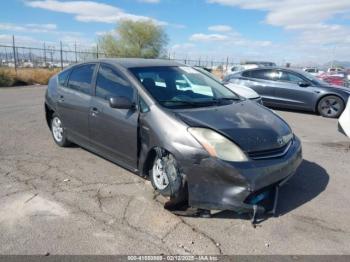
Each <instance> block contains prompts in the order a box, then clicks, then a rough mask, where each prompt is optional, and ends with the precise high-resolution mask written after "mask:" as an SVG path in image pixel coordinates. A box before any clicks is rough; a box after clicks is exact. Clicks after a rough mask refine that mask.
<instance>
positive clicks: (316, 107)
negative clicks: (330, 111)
mask: <svg viewBox="0 0 350 262" xmlns="http://www.w3.org/2000/svg"><path fill="white" fill-rule="evenodd" d="M327 96H336V97H338V98H340V99H341V100H342V101H343V103H344V104H345V101H344V99H343V98H342V97H341V96H339V95H334V94H326V95H324V96H321V97H320V98H319V99H318V100H317V102H316V106H315V112H316V113H318V114H319V113H320V112H319V111H318V104H319V103H320V101H321V100H322V99H323V98H325V97H327Z"/></svg>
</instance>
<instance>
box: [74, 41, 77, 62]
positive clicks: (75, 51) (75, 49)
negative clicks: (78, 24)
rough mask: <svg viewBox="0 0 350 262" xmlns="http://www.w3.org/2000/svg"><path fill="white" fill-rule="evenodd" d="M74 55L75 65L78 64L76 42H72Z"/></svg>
mask: <svg viewBox="0 0 350 262" xmlns="http://www.w3.org/2000/svg"><path fill="white" fill-rule="evenodd" d="M74 54H75V63H78V57H77V41H74Z"/></svg>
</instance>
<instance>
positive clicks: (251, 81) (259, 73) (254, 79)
mask: <svg viewBox="0 0 350 262" xmlns="http://www.w3.org/2000/svg"><path fill="white" fill-rule="evenodd" d="M273 75H274V70H273V69H254V70H247V71H244V72H242V77H243V79H245V81H244V85H246V86H248V87H250V88H252V89H253V90H254V91H255V92H257V93H258V94H259V95H260V96H261V97H262V99H263V102H264V104H266V105H273V104H274V103H275V94H274V90H275V87H276V85H277V83H276V82H275V81H274V79H273Z"/></svg>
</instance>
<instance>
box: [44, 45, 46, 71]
mask: <svg viewBox="0 0 350 262" xmlns="http://www.w3.org/2000/svg"><path fill="white" fill-rule="evenodd" d="M44 67H46V44H45V42H44Z"/></svg>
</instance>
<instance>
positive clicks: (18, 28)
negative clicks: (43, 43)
mask: <svg viewBox="0 0 350 262" xmlns="http://www.w3.org/2000/svg"><path fill="white" fill-rule="evenodd" d="M56 29H57V25H56V24H24V25H16V24H11V23H0V30H3V31H12V32H30V33H48V32H53V31H55V30H56Z"/></svg>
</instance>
